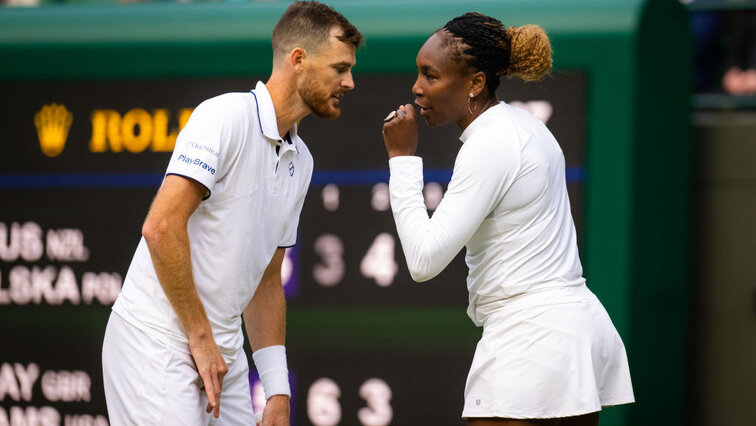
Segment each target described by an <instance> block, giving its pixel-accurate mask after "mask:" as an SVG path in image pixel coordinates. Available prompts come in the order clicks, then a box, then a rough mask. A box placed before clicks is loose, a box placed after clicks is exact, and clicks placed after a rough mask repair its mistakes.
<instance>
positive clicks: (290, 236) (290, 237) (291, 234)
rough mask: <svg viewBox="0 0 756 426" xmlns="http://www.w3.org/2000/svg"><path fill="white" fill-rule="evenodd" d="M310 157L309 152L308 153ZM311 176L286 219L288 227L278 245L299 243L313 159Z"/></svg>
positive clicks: (310, 166) (287, 245) (286, 245)
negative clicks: (300, 223) (299, 232)
mask: <svg viewBox="0 0 756 426" xmlns="http://www.w3.org/2000/svg"><path fill="white" fill-rule="evenodd" d="M307 155H308V157H309V154H307ZM309 163H310V164H309V170H308V173H309V175H308V176H309V178H308V179H307V181H306V182H305V183H304V185H303V187H302V188H301V190H300V195H299V198H298V199H297V204H296V205H295V207H294V208H293V209H291V212H290V215H289V217H288V220H287V221H286V227H285V229H284V232H283V238H282V239H281V242H280V243H279V244H278V247H286V248H288V247H293V246H294V245H295V244H296V243H297V229H298V228H299V217H300V216H301V214H302V206H303V205H304V200H305V197H306V196H307V189H308V188H309V187H310V180H311V179H312V160H310V161H309Z"/></svg>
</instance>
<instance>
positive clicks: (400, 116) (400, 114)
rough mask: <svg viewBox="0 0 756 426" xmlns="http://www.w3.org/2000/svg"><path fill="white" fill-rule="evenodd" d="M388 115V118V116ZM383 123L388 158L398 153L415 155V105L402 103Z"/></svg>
mask: <svg viewBox="0 0 756 426" xmlns="http://www.w3.org/2000/svg"><path fill="white" fill-rule="evenodd" d="M389 117H390V118H389ZM389 117H387V121H386V122H385V123H383V132H382V133H383V142H384V143H385V144H386V152H388V156H389V158H393V157H396V156H399V155H415V151H416V150H417V119H416V115H415V107H413V106H412V105H410V104H407V105H402V106H400V107H399V109H397V110H396V111H395V114H394V116H393V117H391V114H390V115H389Z"/></svg>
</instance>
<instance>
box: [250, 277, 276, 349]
mask: <svg viewBox="0 0 756 426" xmlns="http://www.w3.org/2000/svg"><path fill="white" fill-rule="evenodd" d="M267 278H268V279H265V278H264V279H263V280H261V281H260V285H259V286H258V288H257V291H256V292H255V295H254V297H253V298H252V301H251V302H250V303H249V306H247V309H245V310H244V325H245V326H246V328H247V336H248V337H249V342H250V346H251V347H252V350H253V351H255V350H258V349H260V348H265V347H268V346H273V345H283V344H284V343H285V340H286V299H285V298H284V293H283V287H282V285H281V276H280V274H279V275H278V276H277V277H275V276H273V277H267Z"/></svg>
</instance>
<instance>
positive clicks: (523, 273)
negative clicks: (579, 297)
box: [389, 102, 585, 326]
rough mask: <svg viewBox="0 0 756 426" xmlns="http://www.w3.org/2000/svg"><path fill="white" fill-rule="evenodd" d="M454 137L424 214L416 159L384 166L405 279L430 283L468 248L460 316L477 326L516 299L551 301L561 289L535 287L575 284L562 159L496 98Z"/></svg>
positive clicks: (537, 124)
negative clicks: (435, 196) (454, 150)
mask: <svg viewBox="0 0 756 426" xmlns="http://www.w3.org/2000/svg"><path fill="white" fill-rule="evenodd" d="M460 140H461V141H462V142H463V145H462V147H461V148H460V150H459V153H458V155H457V159H456V162H455V164H454V172H453V174H452V178H451V181H450V182H449V186H448V189H447V191H446V194H445V195H444V198H443V199H442V200H441V203H440V204H439V205H438V208H437V209H436V211H435V213H434V214H433V216H432V217H431V218H429V217H428V212H427V210H426V208H425V203H424V200H423V193H422V191H423V165H422V159H421V158H420V157H415V156H402V157H394V158H392V159H391V160H389V166H390V169H391V178H390V181H389V190H390V193H391V207H392V210H393V213H394V220H395V221H396V227H397V231H398V233H399V238H400V240H401V242H402V248H403V250H404V255H405V257H406V260H407V265H408V267H409V270H410V274H411V275H412V278H413V279H414V280H415V281H425V280H428V279H431V278H433V277H434V276H436V275H437V274H438V273H440V272H441V271H442V270H443V269H444V268H445V267H446V266H447V265H448V264H449V262H451V260H452V259H453V258H454V256H455V255H456V254H457V253H458V252H459V250H461V249H462V247H463V246H467V255H466V257H465V261H466V263H467V266H468V268H469V275H468V277H467V289H468V291H469V293H470V299H469V300H470V306H469V308H468V315H470V318H471V319H472V320H473V322H475V324H476V325H479V326H480V325H483V323H484V322H485V320H486V318H487V317H488V316H489V315H490V314H492V313H494V312H495V311H496V310H497V309H498V307H500V306H502V305H503V304H506V303H507V302H508V301H509V300H512V299H514V298H515V297H517V296H521V295H524V294H530V295H537V294H539V293H540V294H544V295H547V294H548V295H549V296H548V297H554V294H559V293H554V292H543V291H541V290H546V289H558V288H561V287H570V286H581V285H583V284H584V283H585V279H584V278H583V277H582V273H583V271H582V266H581V264H580V259H579V257H578V250H577V241H576V236H575V226H574V224H573V222H572V216H571V213H570V204H569V199H568V197H567V186H566V181H565V166H564V155H563V154H562V150H561V148H560V147H559V144H558V143H557V141H556V140H555V139H554V137H553V136H552V135H551V132H549V130H548V129H547V128H546V126H545V125H544V124H543V123H542V122H541V121H539V120H538V119H536V118H534V117H533V116H532V115H530V114H529V113H528V112H526V111H524V110H522V109H519V108H516V107H513V106H510V105H508V104H506V103H504V102H501V103H499V104H498V105H495V106H493V107H491V108H489V109H488V110H487V111H485V112H484V113H483V114H481V115H480V116H478V117H477V118H476V119H475V120H474V121H473V122H472V123H471V124H470V125H469V126H468V127H467V128H466V129H465V131H464V132H463V133H462V135H461V136H460ZM544 297H546V296H544Z"/></svg>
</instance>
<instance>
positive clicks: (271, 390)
mask: <svg viewBox="0 0 756 426" xmlns="http://www.w3.org/2000/svg"><path fill="white" fill-rule="evenodd" d="M252 359H253V360H254V361H255V368H256V369H257V374H258V375H259V376H260V383H262V385H263V391H264V392H265V400H268V399H269V398H270V397H271V396H273V395H286V396H291V389H290V388H289V368H288V367H287V365H286V347H284V346H283V345H273V346H268V347H265V348H262V349H258V350H256V351H254V352H252Z"/></svg>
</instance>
